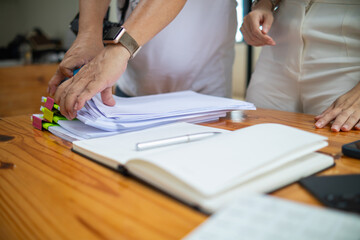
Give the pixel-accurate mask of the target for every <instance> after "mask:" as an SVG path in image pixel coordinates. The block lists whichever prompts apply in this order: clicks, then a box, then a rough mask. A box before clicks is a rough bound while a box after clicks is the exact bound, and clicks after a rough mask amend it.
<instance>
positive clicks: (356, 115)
mask: <svg viewBox="0 0 360 240" xmlns="http://www.w3.org/2000/svg"><path fill="white" fill-rule="evenodd" d="M315 120H317V122H316V123H315V127H316V128H323V127H325V126H326V125H327V124H329V123H330V122H331V121H333V120H334V121H333V123H332V125H331V131H333V132H339V131H340V130H341V131H344V132H347V131H350V130H351V129H353V128H354V129H357V130H360V110H357V111H353V110H352V109H347V110H343V111H342V110H341V109H340V108H328V109H327V110H325V111H324V112H323V113H322V114H320V115H319V116H316V117H315Z"/></svg>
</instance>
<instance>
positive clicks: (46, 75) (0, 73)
mask: <svg viewBox="0 0 360 240" xmlns="http://www.w3.org/2000/svg"><path fill="white" fill-rule="evenodd" d="M57 67H58V64H41V65H25V66H15V67H5V68H0V117H9V116H16V115H21V114H28V113H29V114H30V113H34V112H39V107H40V106H39V102H40V101H41V96H47V93H46V89H47V84H48V82H49V80H50V78H51V77H52V76H53V75H54V73H55V71H56V69H57Z"/></svg>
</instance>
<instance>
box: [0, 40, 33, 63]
mask: <svg viewBox="0 0 360 240" xmlns="http://www.w3.org/2000/svg"><path fill="white" fill-rule="evenodd" d="M24 43H25V44H26V43H28V40H27V39H26V37H25V36H24V35H16V36H15V38H14V39H13V40H11V42H10V43H9V44H8V45H7V47H2V48H0V59H2V60H3V59H20V46H21V45H22V44H24Z"/></svg>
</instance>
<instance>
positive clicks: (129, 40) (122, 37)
mask: <svg viewBox="0 0 360 240" xmlns="http://www.w3.org/2000/svg"><path fill="white" fill-rule="evenodd" d="M104 43H105V44H119V43H120V44H121V45H123V46H124V47H125V48H126V49H127V50H128V51H129V53H130V58H133V57H135V55H136V53H137V52H138V51H139V50H140V48H141V47H140V46H139V44H138V43H137V42H136V40H135V39H134V38H133V37H131V36H130V34H129V33H128V32H127V31H126V29H125V28H124V27H112V28H111V29H110V30H109V31H108V32H107V34H106V35H105V36H104Z"/></svg>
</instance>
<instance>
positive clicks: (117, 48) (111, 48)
mask: <svg viewBox="0 0 360 240" xmlns="http://www.w3.org/2000/svg"><path fill="white" fill-rule="evenodd" d="M105 51H107V52H110V53H109V54H110V55H111V56H113V57H114V59H118V58H120V59H122V60H123V59H124V58H125V59H126V61H129V60H130V59H131V54H130V52H129V51H128V50H127V49H126V48H125V47H124V46H123V45H121V44H109V45H106V47H105Z"/></svg>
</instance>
